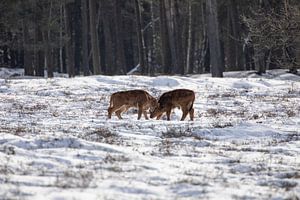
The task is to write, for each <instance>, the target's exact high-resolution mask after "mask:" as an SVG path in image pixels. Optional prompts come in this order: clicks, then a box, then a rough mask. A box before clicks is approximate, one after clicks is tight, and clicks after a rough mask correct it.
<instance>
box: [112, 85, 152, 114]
mask: <svg viewBox="0 0 300 200" xmlns="http://www.w3.org/2000/svg"><path fill="white" fill-rule="evenodd" d="M156 105H157V100H156V99H155V98H154V97H152V96H151V95H150V94H149V93H148V92H146V91H144V90H129V91H121V92H116V93H113V94H112V95H111V97H110V105H109V108H108V118H109V119H110V118H111V115H112V114H113V113H114V112H115V113H116V115H117V117H118V118H119V119H122V117H121V114H122V113H123V112H125V111H127V110H128V109H129V108H131V107H135V108H138V119H141V116H142V113H143V114H144V117H145V119H148V116H147V110H148V109H149V108H150V110H153V109H154V108H155V107H156Z"/></svg>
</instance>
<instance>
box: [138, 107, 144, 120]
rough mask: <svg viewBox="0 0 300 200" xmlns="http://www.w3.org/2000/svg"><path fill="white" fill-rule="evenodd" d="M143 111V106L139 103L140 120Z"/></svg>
mask: <svg viewBox="0 0 300 200" xmlns="http://www.w3.org/2000/svg"><path fill="white" fill-rule="evenodd" d="M142 113H143V106H141V105H138V120H140V119H141V117H142Z"/></svg>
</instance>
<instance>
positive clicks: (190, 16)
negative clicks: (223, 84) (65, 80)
mask: <svg viewBox="0 0 300 200" xmlns="http://www.w3.org/2000/svg"><path fill="white" fill-rule="evenodd" d="M299 23H300V2H299V0H242V1H238V0H111V1H108V0H63V1H62V0H10V1H8V0H0V67H9V68H15V67H21V68H24V71H25V75H30V76H43V77H44V76H47V77H53V73H54V72H61V73H68V74H69V76H70V77H74V76H75V75H92V74H107V75H116V74H127V73H128V72H130V71H131V72H132V71H135V73H139V74H144V75H155V74H193V73H207V72H211V73H212V76H214V77H222V76H223V72H224V71H234V70H257V72H258V73H264V72H265V71H266V70H267V69H276V68H286V69H289V70H290V72H292V73H297V68H299V63H300V49H299V47H300V34H299V33H300V31H299V30H300V24H299ZM45 71H46V72H47V74H44V73H45Z"/></svg>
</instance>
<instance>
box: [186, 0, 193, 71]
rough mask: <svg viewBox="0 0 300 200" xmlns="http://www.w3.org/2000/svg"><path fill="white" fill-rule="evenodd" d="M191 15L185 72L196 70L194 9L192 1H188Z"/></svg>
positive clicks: (189, 18) (189, 17)
mask: <svg viewBox="0 0 300 200" xmlns="http://www.w3.org/2000/svg"><path fill="white" fill-rule="evenodd" d="M188 4H189V5H188V7H189V11H188V13H189V16H188V39H187V40H188V42H187V53H186V70H185V73H189V74H191V73H193V71H194V48H195V41H194V37H195V29H194V24H193V17H194V16H193V9H192V2H190V1H189V2H188Z"/></svg>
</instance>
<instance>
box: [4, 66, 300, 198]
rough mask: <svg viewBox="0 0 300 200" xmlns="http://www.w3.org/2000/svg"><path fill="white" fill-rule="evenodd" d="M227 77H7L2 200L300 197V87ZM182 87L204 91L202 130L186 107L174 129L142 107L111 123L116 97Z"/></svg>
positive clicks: (291, 78) (297, 81)
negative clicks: (144, 114) (141, 114)
mask: <svg viewBox="0 0 300 200" xmlns="http://www.w3.org/2000/svg"><path fill="white" fill-rule="evenodd" d="M4 72H5V73H4ZM19 72H20V71H19ZM12 73H14V72H12ZM21 73H22V72H21ZM4 74H5V75H4ZM225 76H227V78H223V79H220V78H210V77H207V76H205V75H201V76H200V75H199V76H192V77H179V76H158V77H143V76H112V77H110V76H91V77H77V78H72V79H66V78H54V79H24V78H18V77H16V76H15V75H14V77H13V78H9V79H7V78H8V77H11V76H10V74H9V73H8V71H7V70H4V69H2V73H1V71H0V77H3V78H2V79H0V199H30V200H31V199H299V198H300V132H299V130H300V111H299V110H300V103H299V102H300V77H299V76H295V75H291V74H287V73H284V71H283V70H277V71H270V72H268V74H267V75H266V76H265V77H264V78H262V77H259V76H256V75H254V74H253V73H249V72H234V73H232V72H231V73H226V74H225ZM235 76H238V77H239V78H232V77H235ZM176 88H188V89H192V90H194V91H195V92H196V101H195V105H194V108H195V121H193V122H191V121H187V120H186V121H184V122H181V121H179V119H180V117H181V111H180V110H178V109H175V110H174V113H172V121H166V120H145V119H144V118H143V119H142V120H140V121H138V120H137V119H136V118H137V113H136V111H135V110H134V109H132V110H129V111H128V112H127V113H124V114H123V118H124V119H123V120H118V119H117V117H116V116H113V118H112V119H111V120H107V107H108V103H109V97H110V94H111V93H113V92H116V91H120V90H129V89H145V90H147V91H149V93H150V94H152V95H154V96H155V97H158V96H159V95H160V94H162V93H163V92H166V91H168V90H172V89H176Z"/></svg>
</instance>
